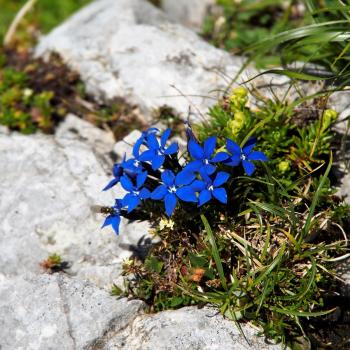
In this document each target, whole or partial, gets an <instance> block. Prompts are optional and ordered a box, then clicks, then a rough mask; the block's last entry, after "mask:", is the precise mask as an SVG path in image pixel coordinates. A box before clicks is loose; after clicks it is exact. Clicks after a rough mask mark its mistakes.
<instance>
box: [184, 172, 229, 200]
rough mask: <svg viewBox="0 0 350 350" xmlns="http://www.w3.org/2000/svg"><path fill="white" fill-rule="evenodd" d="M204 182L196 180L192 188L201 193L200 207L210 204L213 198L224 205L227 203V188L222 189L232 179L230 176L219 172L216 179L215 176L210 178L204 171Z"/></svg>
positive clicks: (202, 174) (202, 175) (202, 173)
mask: <svg viewBox="0 0 350 350" xmlns="http://www.w3.org/2000/svg"><path fill="white" fill-rule="evenodd" d="M200 173H201V177H202V179H203V180H195V181H194V182H193V183H192V184H191V185H190V187H191V188H192V189H193V190H194V191H195V192H198V193H199V197H198V206H199V207H200V206H202V205H203V204H205V203H207V202H209V201H210V200H211V199H212V198H213V197H214V198H216V199H217V200H218V201H220V202H221V203H223V204H226V203H227V193H226V190H225V188H223V187H221V186H222V185H223V184H224V183H225V182H226V181H227V180H228V179H229V177H230V174H228V173H226V172H224V171H219V172H218V173H217V174H216V177H215V179H213V176H208V175H207V174H206V173H205V172H204V171H201V172H200Z"/></svg>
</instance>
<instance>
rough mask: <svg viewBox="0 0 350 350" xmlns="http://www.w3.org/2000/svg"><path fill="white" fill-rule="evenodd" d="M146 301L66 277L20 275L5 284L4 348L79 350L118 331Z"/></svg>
mask: <svg viewBox="0 0 350 350" xmlns="http://www.w3.org/2000/svg"><path fill="white" fill-rule="evenodd" d="M142 308H143V303H142V302H141V301H131V302H127V301H126V300H125V299H122V300H117V299H116V298H115V297H112V296H110V295H109V294H108V293H106V292H105V291H103V290H101V289H99V288H97V287H95V286H92V285H90V284H88V283H86V282H82V281H79V280H75V279H71V278H68V277H66V276H65V275H63V274H62V275H61V274H55V275H41V276H36V277H34V276H26V277H24V276H18V277H13V278H5V279H4V280H2V281H1V283H0V348H1V349H2V350H17V349H26V350H31V349H32V350H47V349H52V350H56V349H57V350H59V349H65V350H78V349H87V348H91V347H92V346H94V345H95V344H96V343H97V342H101V341H102V339H103V336H105V334H106V333H108V332H118V331H119V330H121V329H123V328H124V327H126V326H127V324H128V323H130V322H131V321H132V320H133V319H134V318H135V317H136V316H137V314H139V313H140V312H141V310H142Z"/></svg>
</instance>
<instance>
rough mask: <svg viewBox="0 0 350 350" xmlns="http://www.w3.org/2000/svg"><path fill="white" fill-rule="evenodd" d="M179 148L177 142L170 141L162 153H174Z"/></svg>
mask: <svg viewBox="0 0 350 350" xmlns="http://www.w3.org/2000/svg"><path fill="white" fill-rule="evenodd" d="M178 150H179V145H178V144H177V143H175V142H174V143H172V144H171V145H170V146H169V147H168V148H167V149H166V150H165V151H164V154H166V155H169V154H174V153H176V152H177V151H178Z"/></svg>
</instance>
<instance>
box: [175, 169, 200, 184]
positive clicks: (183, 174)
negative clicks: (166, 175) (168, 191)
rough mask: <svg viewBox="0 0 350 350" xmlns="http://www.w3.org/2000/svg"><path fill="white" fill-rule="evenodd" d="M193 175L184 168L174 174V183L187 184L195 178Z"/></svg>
mask: <svg viewBox="0 0 350 350" xmlns="http://www.w3.org/2000/svg"><path fill="white" fill-rule="evenodd" d="M195 177H196V176H195V175H194V173H193V172H191V171H188V170H186V169H184V170H182V171H180V172H179V173H178V174H177V175H176V178H175V185H176V186H180V185H189V184H190V183H191V182H192V181H193V180H194V179H195Z"/></svg>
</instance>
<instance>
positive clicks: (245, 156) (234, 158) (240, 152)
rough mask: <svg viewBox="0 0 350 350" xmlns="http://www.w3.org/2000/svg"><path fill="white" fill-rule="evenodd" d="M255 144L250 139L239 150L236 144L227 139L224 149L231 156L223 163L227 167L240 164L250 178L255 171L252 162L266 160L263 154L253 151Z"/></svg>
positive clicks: (254, 141) (254, 140) (252, 138)
mask: <svg viewBox="0 0 350 350" xmlns="http://www.w3.org/2000/svg"><path fill="white" fill-rule="evenodd" d="M255 144H256V139H255V138H254V137H251V138H250V139H249V140H248V141H247V143H246V144H245V145H244V146H243V148H242V149H241V147H239V145H238V144H237V143H236V142H234V141H232V140H230V139H227V141H226V148H227V150H228V151H229V152H230V153H231V155H230V157H229V158H228V159H227V160H226V161H224V163H225V164H226V165H229V166H237V165H239V164H240V163H241V162H242V165H243V168H244V171H245V172H246V174H247V175H248V176H251V175H252V174H253V173H254V170H255V165H254V164H253V163H252V161H253V160H260V161H262V162H266V161H267V160H268V159H267V157H266V156H265V154H264V153H263V152H260V151H253V148H254V146H255Z"/></svg>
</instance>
